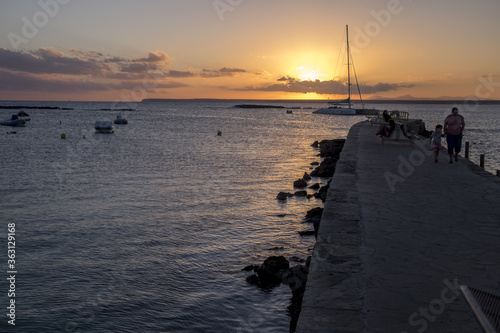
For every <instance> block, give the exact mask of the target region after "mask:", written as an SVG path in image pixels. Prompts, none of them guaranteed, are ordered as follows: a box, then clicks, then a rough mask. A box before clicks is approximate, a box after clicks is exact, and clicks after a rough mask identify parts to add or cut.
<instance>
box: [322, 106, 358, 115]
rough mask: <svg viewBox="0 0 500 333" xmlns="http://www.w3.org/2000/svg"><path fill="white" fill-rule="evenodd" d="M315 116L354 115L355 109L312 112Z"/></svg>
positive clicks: (331, 109)
mask: <svg viewBox="0 0 500 333" xmlns="http://www.w3.org/2000/svg"><path fill="white" fill-rule="evenodd" d="M313 113H317V114H338V115H355V114H356V109H353V108H323V109H319V110H316V111H314V112H313Z"/></svg>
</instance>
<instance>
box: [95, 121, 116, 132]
mask: <svg viewBox="0 0 500 333" xmlns="http://www.w3.org/2000/svg"><path fill="white" fill-rule="evenodd" d="M94 128H95V131H96V132H97V133H114V132H115V130H114V127H113V122H112V121H111V120H98V121H96V122H95V125H94Z"/></svg>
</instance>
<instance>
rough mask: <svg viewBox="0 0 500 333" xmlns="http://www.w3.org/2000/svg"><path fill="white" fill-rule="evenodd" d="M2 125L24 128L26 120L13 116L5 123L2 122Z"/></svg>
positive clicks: (0, 123)
mask: <svg viewBox="0 0 500 333" xmlns="http://www.w3.org/2000/svg"><path fill="white" fill-rule="evenodd" d="M0 125H2V126H16V127H23V126H26V120H24V119H22V118H19V116H18V115H17V114H13V115H12V116H11V117H10V118H7V119H5V120H4V121H1V122H0Z"/></svg>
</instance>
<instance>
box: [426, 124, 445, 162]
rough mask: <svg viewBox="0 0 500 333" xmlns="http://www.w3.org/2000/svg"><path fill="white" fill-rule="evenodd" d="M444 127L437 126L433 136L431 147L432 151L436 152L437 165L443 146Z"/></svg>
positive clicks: (435, 160)
mask: <svg viewBox="0 0 500 333" xmlns="http://www.w3.org/2000/svg"><path fill="white" fill-rule="evenodd" d="M443 136H444V135H443V126H442V125H436V129H435V130H434V131H433V132H432V134H431V146H430V148H429V149H430V150H433V151H434V162H435V163H437V161H438V155H439V150H440V149H441V148H442V146H441V137H443Z"/></svg>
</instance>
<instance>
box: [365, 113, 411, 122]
mask: <svg viewBox="0 0 500 333" xmlns="http://www.w3.org/2000/svg"><path fill="white" fill-rule="evenodd" d="M387 113H388V114H389V116H391V118H392V119H393V120H394V121H399V122H402V123H406V122H408V119H409V116H410V114H409V113H408V112H406V111H398V110H394V111H387ZM366 118H368V121H369V122H370V123H371V124H372V125H373V124H382V123H383V122H384V117H383V116H382V112H380V111H379V110H366Z"/></svg>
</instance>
